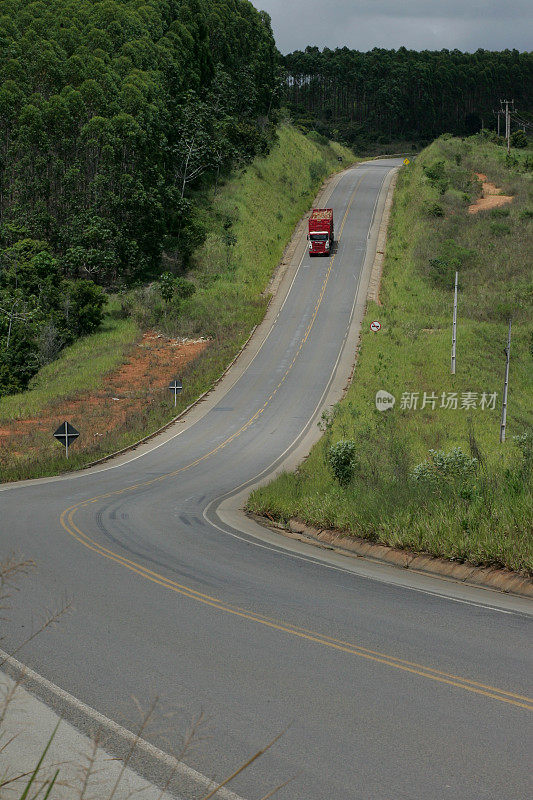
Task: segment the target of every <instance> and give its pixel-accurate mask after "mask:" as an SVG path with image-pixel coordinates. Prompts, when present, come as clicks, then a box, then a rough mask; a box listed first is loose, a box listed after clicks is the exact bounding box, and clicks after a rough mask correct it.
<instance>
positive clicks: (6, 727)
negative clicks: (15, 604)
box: [0, 557, 294, 800]
mask: <svg viewBox="0 0 533 800" xmlns="http://www.w3.org/2000/svg"><path fill="white" fill-rule="evenodd" d="M34 568H35V564H34V562H32V561H21V560H19V559H17V558H15V557H10V558H6V559H4V560H1V559H0V614H1V615H2V618H3V619H5V613H6V612H8V611H9V609H10V607H11V606H10V602H11V600H12V598H13V594H14V592H15V591H16V590H17V589H18V588H19V587H18V585H17V583H18V580H19V578H20V576H25V577H27V576H28V575H29V573H30V572H31V571H32V570H33V569H34ZM69 608H70V604H69V603H63V604H62V605H61V606H60V607H59V608H58V609H57V610H54V611H52V612H49V613H47V614H46V615H45V616H44V619H43V620H42V622H41V623H40V624H39V625H37V626H36V627H35V628H34V629H33V631H32V633H30V634H29V635H28V636H27V637H26V638H25V639H23V640H22V641H20V642H19V643H18V644H17V645H16V646H15V647H14V648H12V650H11V653H10V655H12V656H13V655H15V654H18V653H19V651H21V650H23V648H24V646H25V645H27V644H28V643H29V642H30V641H32V640H33V639H35V638H36V637H37V636H40V635H41V634H42V633H44V632H45V631H46V629H47V628H49V627H50V626H51V625H55V624H56V623H57V622H58V621H59V620H60V618H61V617H62V615H63V614H64V613H66V612H67V611H68V610H69ZM3 638H4V637H3V636H2V635H0V642H1V641H2V639H3ZM7 661H8V658H4V659H3V660H1V659H0V670H2V669H5V668H6V662H7ZM24 683H25V676H24V674H19V675H18V676H17V678H16V680H12V681H10V682H6V683H2V682H0V758H1V761H2V765H1V767H0V800H38V798H39V799H42V800H47V798H48V800H55V798H61V800H66V798H68V800H89V799H90V798H98V800H129V798H133V797H138V798H140V800H142V798H145V797H146V796H147V793H148V795H149V796H150V797H151V798H154V797H156V798H157V800H165V798H168V797H170V796H174V794H175V793H177V792H179V796H182V795H183V791H182V787H181V786H179V775H180V774H179V767H180V765H181V764H182V761H183V758H184V757H185V756H186V755H187V753H188V752H189V751H190V749H191V747H192V746H193V745H197V744H198V742H199V740H200V738H201V731H202V728H203V726H204V723H205V715H204V713H203V712H200V714H199V715H198V716H197V717H196V719H194V720H193V721H192V723H191V724H190V725H189V726H188V728H187V729H186V731H185V733H184V734H183V736H182V741H181V745H180V747H179V750H178V751H177V752H175V753H173V754H170V755H171V758H170V759H169V760H170V761H171V762H172V761H173V763H170V764H169V765H168V768H167V769H166V770H165V776H164V778H162V781H163V782H162V785H161V786H158V787H155V786H153V785H152V784H149V783H146V784H144V785H143V784H142V783H141V785H140V786H137V787H136V788H134V789H132V788H131V784H130V783H129V776H128V768H130V767H131V768H134V766H135V759H136V758H137V755H138V754H139V751H140V747H141V745H142V741H143V737H145V736H146V735H147V733H148V730H149V728H150V726H152V724H153V722H154V718H155V714H156V710H159V708H158V707H159V699H158V698H157V697H156V698H154V699H152V700H151V701H150V702H149V703H148V706H147V708H146V709H143V708H142V707H141V706H140V704H139V703H138V702H137V701H135V700H134V705H135V706H136V708H137V711H138V713H139V718H140V719H139V723H138V724H137V725H136V726H135V732H134V733H131V734H130V736H129V741H128V742H127V746H126V752H125V754H124V756H123V758H113V757H111V756H110V755H108V753H107V752H105V751H104V750H103V749H102V744H101V743H102V741H103V739H104V732H103V730H102V729H101V728H99V729H97V730H95V731H94V732H93V734H92V736H90V737H88V740H87V746H86V747H85V748H84V749H83V750H82V751H80V752H79V753H76V754H75V756H74V757H73V759H72V760H70V761H66V760H65V757H64V754H63V752H61V753H60V757H61V761H60V762H56V761H55V760H54V759H53V757H52V751H53V746H54V739H55V737H56V734H57V732H58V729H59V728H60V725H61V720H59V721H58V722H57V724H56V725H55V727H54V729H53V730H51V731H50V736H49V738H48V740H47V741H46V742H44V743H43V749H42V752H41V753H40V754H39V755H38V756H37V758H36V763H35V762H34V763H32V761H31V758H30V757H29V756H28V757H27V758H26V759H25V764H24V768H23V771H22V772H20V771H19V769H20V767H18V768H13V767H12V766H10V758H11V757H12V756H14V751H18V752H17V753H16V755H17V763H19V764H20V747H21V736H22V737H23V735H24V734H23V731H22V730H21V729H20V725H21V724H22V723H20V722H19V724H15V725H14V724H13V720H12V719H11V716H12V715H13V714H15V716H17V711H18V710H19V709H18V706H19V702H20V695H21V689H23V688H24ZM165 711H167V712H168V709H165ZM28 724H31V720H28ZM17 729H18V730H17ZM14 730H17V732H16V733H13V731H14ZM284 733H285V730H282V731H281V732H280V733H278V734H277V735H276V736H274V737H273V738H272V739H271V740H270V741H269V742H268V743H267V744H266V745H265V746H263V747H261V748H260V749H259V750H257V751H256V752H255V753H253V754H252V756H250V757H249V758H247V759H246V760H244V761H242V762H241V763H240V764H239V765H238V766H237V767H236V769H235V770H234V771H233V772H232V773H231V774H230V775H228V776H226V777H225V778H223V779H221V780H218V781H217V780H213V781H212V782H211V785H210V786H209V788H208V789H206V788H205V787H204V788H203V789H202V788H198V792H195V797H196V798H198V800H209V798H211V797H215V796H216V795H217V794H218V790H219V789H220V788H222V787H223V786H226V785H228V784H229V783H230V782H231V781H232V780H233V779H234V778H236V777H237V776H238V775H240V774H241V773H242V772H244V771H245V770H248V769H249V768H250V767H251V766H252V765H253V764H254V763H255V762H256V761H257V760H258V759H259V758H261V757H262V756H263V755H264V754H265V753H266V752H267V751H268V750H270V749H271V748H272V747H273V746H274V745H275V744H276V742H278V741H279V739H280V738H281V737H282V736H283V734H284ZM54 756H55V758H57V757H58V753H54ZM292 780H294V778H290V779H289V780H288V781H284V782H283V783H281V784H278V785H277V786H275V787H274V788H272V789H270V790H269V791H268V792H267V794H263V796H262V800H266V798H267V797H274V795H276V794H277V793H278V792H279V791H280V790H281V789H282V788H283V787H284V786H286V785H287V784H289V783H290V782H291V781H292ZM136 782H137V783H139V780H137V781H136Z"/></svg>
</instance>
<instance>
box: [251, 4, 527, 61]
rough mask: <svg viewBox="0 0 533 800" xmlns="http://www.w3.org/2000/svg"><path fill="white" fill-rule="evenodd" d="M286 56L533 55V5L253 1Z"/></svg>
mask: <svg viewBox="0 0 533 800" xmlns="http://www.w3.org/2000/svg"><path fill="white" fill-rule="evenodd" d="M252 2H253V4H254V5H255V6H256V7H257V8H259V9H263V10H264V11H267V12H268V13H269V14H270V16H271V17H272V27H273V29H274V35H275V37H276V42H277V45H278V47H279V49H280V50H281V52H282V53H289V52H291V51H292V50H303V49H304V48H305V47H306V45H308V44H313V45H318V47H320V48H322V47H331V48H334V47H343V46H344V45H346V46H347V47H350V48H352V49H354V50H371V49H372V48H373V47H386V48H396V49H397V48H398V47H401V46H402V45H404V46H405V47H407V48H408V49H409V48H410V49H412V50H441V49H442V48H443V47H446V48H448V49H449V50H453V49H454V48H457V49H458V50H466V51H469V52H473V51H474V50H477V49H478V47H483V48H484V49H485V50H504V49H505V48H509V49H512V48H514V47H515V48H516V49H517V50H531V49H533V33H532V32H533V2H531V0H252Z"/></svg>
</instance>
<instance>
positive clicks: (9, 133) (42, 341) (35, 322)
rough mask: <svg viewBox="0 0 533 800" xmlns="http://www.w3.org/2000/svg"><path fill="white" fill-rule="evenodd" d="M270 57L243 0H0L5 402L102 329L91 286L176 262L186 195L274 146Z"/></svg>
mask: <svg viewBox="0 0 533 800" xmlns="http://www.w3.org/2000/svg"><path fill="white" fill-rule="evenodd" d="M278 58H279V55H278V52H277V49H276V46H275V42H274V39H273V36H272V31H271V27H270V19H269V17H268V15H266V14H264V13H263V12H259V11H257V10H256V9H255V8H254V7H253V6H252V4H251V3H250V2H248V0H103V1H102V2H94V0H37V2H30V0H2V3H1V5H0V394H3V393H4V394H5V393H6V392H10V391H15V390H18V389H20V388H23V387H24V386H25V385H26V384H27V381H28V380H29V378H30V377H31V375H32V374H33V373H34V372H36V370H37V369H38V368H39V366H40V365H41V364H43V363H46V362H47V361H49V360H50V359H51V358H53V357H54V355H56V354H57V352H58V351H59V350H60V349H61V347H63V346H64V345H65V344H66V343H68V342H70V341H72V340H73V338H75V337H76V336H79V335H81V334H83V333H86V332H89V331H91V330H93V329H94V328H95V327H96V326H97V325H98V324H99V321H100V319H101V316H102V307H103V304H104V299H105V295H104V292H103V290H102V288H101V287H106V288H107V287H110V286H112V287H116V286H120V285H124V284H127V283H132V282H135V281H142V280H146V279H149V278H150V277H151V276H154V275H156V274H158V273H159V272H160V265H161V256H162V252H163V250H165V251H166V252H167V253H170V254H171V256H172V258H173V260H172V263H173V264H175V265H176V268H177V269H179V268H180V264H183V262H184V261H186V259H187V256H188V254H189V253H190V251H191V249H192V248H193V247H194V246H195V244H196V242H197V240H198V238H199V237H200V238H201V233H200V232H199V231H198V230H197V225H196V223H195V217H194V213H193V212H194V208H193V204H192V202H191V194H190V190H191V189H192V188H193V187H194V186H195V185H197V184H198V181H199V180H202V179H204V180H205V179H206V178H207V177H212V179H213V180H216V178H217V177H218V175H219V173H220V172H222V173H223V172H224V171H227V170H228V169H229V168H231V167H232V166H233V165H235V164H236V163H237V164H238V163H246V161H248V160H250V159H252V158H253V157H254V156H255V155H256V154H257V153H260V152H265V151H266V150H267V149H268V147H269V143H270V141H271V140H272V137H273V132H274V129H275V122H276V118H275V109H276V108H277V107H278V106H279V89H280V80H279V63H278Z"/></svg>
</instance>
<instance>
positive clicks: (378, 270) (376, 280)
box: [368, 169, 399, 304]
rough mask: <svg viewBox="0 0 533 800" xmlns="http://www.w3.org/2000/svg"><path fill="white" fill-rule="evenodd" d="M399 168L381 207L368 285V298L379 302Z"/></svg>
mask: <svg viewBox="0 0 533 800" xmlns="http://www.w3.org/2000/svg"><path fill="white" fill-rule="evenodd" d="M398 174H399V169H397V170H395V172H394V175H393V177H392V180H391V182H390V186H389V191H388V194H387V199H386V200H385V208H384V209H383V216H382V217H381V224H380V226H379V234H378V242H377V245H376V255H375V257H374V264H373V265H372V274H371V276H370V284H369V287H368V300H372V301H373V302H374V303H378V304H379V287H380V284H381V274H382V272H383V263H384V261H385V250H386V247H387V232H388V229H389V221H390V215H391V210H392V201H393V197H394V189H395V188H396V182H397V180H398Z"/></svg>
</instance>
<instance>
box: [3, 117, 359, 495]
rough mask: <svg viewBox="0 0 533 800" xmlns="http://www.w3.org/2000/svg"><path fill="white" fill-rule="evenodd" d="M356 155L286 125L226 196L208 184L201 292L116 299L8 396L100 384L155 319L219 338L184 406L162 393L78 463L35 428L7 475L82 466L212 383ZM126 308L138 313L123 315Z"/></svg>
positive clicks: (12, 409)
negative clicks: (284, 259)
mask: <svg viewBox="0 0 533 800" xmlns="http://www.w3.org/2000/svg"><path fill="white" fill-rule="evenodd" d="M339 156H341V157H342V159H343V161H342V163H340V162H339V161H338V157H339ZM355 160H356V159H355V158H354V156H353V153H352V152H351V151H349V150H348V149H346V148H344V147H342V146H341V145H338V144H335V143H329V144H323V143H321V142H318V141H316V140H314V139H313V137H312V136H304V135H303V134H301V133H300V132H299V131H297V130H296V129H295V128H293V127H291V126H290V125H282V126H280V128H279V131H278V140H277V142H276V144H275V145H274V146H273V148H272V149H271V152H270V153H269V154H268V155H267V156H266V157H263V158H257V159H255V161H254V162H253V164H251V165H250V166H249V167H248V168H247V169H245V170H241V171H240V172H239V173H238V174H235V175H234V176H233V177H231V178H230V179H229V180H228V181H227V182H226V183H225V184H224V185H223V186H221V187H220V188H219V191H218V193H217V195H216V197H214V198H213V189H212V187H211V189H210V190H208V189H206V190H204V194H203V203H201V205H200V211H199V212H198V217H199V219H198V221H199V223H200V224H201V225H202V226H203V227H204V229H205V231H206V234H207V235H206V240H205V243H204V244H203V245H202V246H201V247H200V248H198V250H197V251H196V252H195V253H194V254H193V259H192V268H191V270H190V272H189V274H188V275H187V278H188V279H189V280H192V281H193V282H194V283H195V286H196V292H195V294H194V295H193V296H192V297H191V298H190V299H189V300H187V301H184V302H182V303H181V304H179V305H172V304H169V305H165V304H164V303H163V301H162V299H161V296H160V293H159V290H158V288H157V285H152V286H147V287H144V288H142V289H139V290H136V291H135V292H131V293H129V294H128V295H127V296H124V297H122V298H119V299H117V300H115V301H114V302H113V305H112V307H111V308H110V312H111V313H108V315H107V316H106V320H105V323H104V326H103V328H102V329H101V331H99V332H98V333H96V334H95V335H94V336H90V337H87V338H85V339H83V340H80V341H78V342H77V343H76V344H74V345H73V346H72V347H69V348H66V349H65V351H64V352H63V353H62V354H61V356H60V358H59V359H58V360H57V361H55V362H54V363H52V364H50V365H48V366H47V367H45V368H44V369H43V370H41V371H40V372H39V373H38V375H36V376H35V378H34V379H33V381H32V384H31V388H30V389H29V390H28V391H27V392H23V393H21V394H18V395H12V396H9V397H4V398H2V399H1V400H0V421H1V420H2V419H4V420H11V419H17V418H24V417H27V416H29V415H35V414H38V413H39V412H40V411H42V410H43V408H44V407H45V406H46V404H47V403H49V402H53V401H54V400H57V399H60V398H63V397H72V396H73V395H75V394H76V393H77V392H81V391H86V390H90V389H95V388H98V386H99V385H100V382H101V379H102V376H103V375H105V374H106V373H108V372H110V371H112V370H113V369H115V368H116V367H117V366H118V365H119V364H120V363H121V362H122V361H123V359H124V355H125V353H126V352H127V350H128V348H129V347H130V346H131V345H132V344H133V342H134V341H135V339H136V338H137V337H138V335H139V330H141V329H147V328H150V327H153V326H155V327H157V328H158V329H160V330H163V331H164V332H166V333H168V334H170V335H179V336H187V337H191V338H195V337H198V336H206V337H209V338H210V339H211V340H212V341H211V343H210V345H209V346H208V347H207V349H206V350H205V351H204V353H203V354H202V355H201V356H200V357H199V358H197V359H196V360H195V361H194V362H192V363H190V364H189V365H188V366H187V367H186V368H185V369H184V370H183V373H182V375H181V377H182V379H183V385H184V389H183V392H182V394H181V395H180V396H179V398H178V407H177V409H175V408H174V406H173V403H172V402H171V400H170V397H169V393H168V391H161V392H158V393H156V394H154V395H153V396H152V397H151V402H150V403H149V404H147V407H146V409H145V410H144V411H143V412H141V413H138V414H134V415H132V416H131V417H129V419H128V424H127V427H124V428H118V429H115V430H112V431H109V432H108V433H107V434H106V435H105V436H104V437H97V438H95V439H94V441H92V442H90V443H89V444H87V445H86V447H85V449H84V451H83V452H81V451H80V450H78V451H76V448H75V447H73V448H72V450H71V451H70V454H69V461H68V462H66V461H65V458H64V456H63V454H62V451H61V450H60V448H58V447H57V446H56V443H55V442H53V441H52V439H51V437H50V436H49V435H48V434H47V433H45V432H34V433H33V434H32V437H31V442H29V444H30V445H31V447H30V448H28V452H27V453H26V452H18V453H16V454H15V455H13V456H11V455H10V454H9V453H7V454H1V455H2V458H1V460H2V475H1V479H2V480H3V481H8V480H20V479H24V478H30V477H41V476H45V475H53V474H57V473H58V472H61V471H65V470H66V469H69V470H72V469H79V468H81V467H83V466H84V465H85V464H87V463H89V462H90V461H93V460H95V459H97V458H100V457H103V456H105V455H107V454H109V453H112V452H114V451H116V450H119V449H121V448H123V447H127V446H128V445H130V444H132V443H134V442H135V441H137V440H138V439H139V438H142V437H143V436H146V435H148V434H149V433H151V432H152V431H154V430H156V429H157V428H159V427H160V426H162V425H164V424H165V423H166V422H168V421H169V420H171V419H172V418H173V417H174V416H175V415H176V413H179V412H180V411H181V410H183V409H184V408H186V407H187V405H189V404H190V403H191V402H193V401H194V400H195V399H196V398H197V397H198V396H199V395H200V394H202V393H203V392H204V391H206V390H207V389H209V388H210V387H211V386H212V385H213V383H214V382H215V381H216V380H217V379H218V378H219V376H220V375H221V373H222V372H223V371H224V369H225V367H226V366H227V365H228V363H229V362H230V361H231V360H232V358H233V357H234V356H235V355H236V353H237V352H238V350H239V348H240V347H241V346H242V344H243V343H244V342H245V341H246V339H247V337H248V336H249V334H250V332H251V330H252V328H253V327H254V325H257V324H258V323H259V322H260V321H261V319H262V318H263V316H264V313H265V311H266V307H267V305H268V296H267V294H266V293H265V289H266V287H267V285H268V282H269V280H270V278H271V276H272V274H273V272H274V270H275V268H276V266H277V264H278V263H279V261H280V258H281V256H282V254H283V250H284V248H285V246H286V245H287V243H288V241H289V239H290V236H291V234H292V232H293V230H294V227H295V225H296V224H297V222H298V221H299V219H300V218H301V216H302V215H303V214H304V213H305V212H306V211H307V209H309V207H310V206H311V204H312V202H313V198H314V196H315V195H316V192H317V191H318V189H319V187H320V184H321V183H322V181H323V179H324V178H325V177H326V176H327V175H328V174H330V173H332V172H335V171H339V170H340V169H343V168H345V167H346V166H348V165H349V164H350V163H353V162H354V161H355ZM199 199H201V197H200V196H199ZM228 231H231V234H232V236H234V237H235V244H234V245H232V246H231V248H229V247H228V246H227V245H226V240H225V236H226V235H227V232H228ZM119 308H122V309H126V310H127V311H129V312H130V313H131V316H130V317H129V318H127V319H121V318H119V315H118V314H117V313H116V312H117V310H118V309H119ZM18 449H19V450H20V449H21V448H18Z"/></svg>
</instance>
